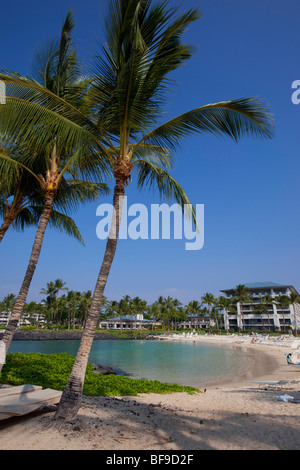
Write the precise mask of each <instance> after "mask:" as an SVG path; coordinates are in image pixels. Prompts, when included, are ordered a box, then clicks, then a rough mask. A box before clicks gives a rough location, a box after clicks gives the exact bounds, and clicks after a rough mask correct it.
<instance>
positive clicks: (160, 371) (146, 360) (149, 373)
mask: <svg viewBox="0 0 300 470" xmlns="http://www.w3.org/2000/svg"><path fill="white" fill-rule="evenodd" d="M78 346H79V341H74V340H67V341H59V340H52V341H51V340H50V341H13V342H12V343H11V347H10V350H9V352H12V353H14V352H22V353H28V352H40V353H44V354H53V353H58V352H65V353H68V354H71V355H73V356H75V355H76V353H77V350H78ZM89 361H90V362H92V363H94V364H101V365H105V366H110V367H112V368H113V370H114V371H115V372H116V373H117V374H123V375H126V376H128V377H131V378H134V379H148V380H159V381H161V382H168V383H177V384H179V385H191V386H196V387H197V386H198V387H201V386H205V385H208V384H213V383H218V382H220V383H224V382H229V381H230V380H231V378H233V377H236V376H240V375H242V374H243V372H245V370H247V369H248V368H249V367H250V364H249V357H248V356H247V355H245V354H242V353H241V351H240V350H239V349H234V348H226V347H218V346H213V345H208V344H202V343H196V344H195V345H194V344H193V343H190V342H180V341H178V342H177V341H174V342H171V341H170V342H168V341H150V340H147V341H138V340H134V341H130V340H95V341H94V342H93V345H92V349H91V353H90V357H89Z"/></svg>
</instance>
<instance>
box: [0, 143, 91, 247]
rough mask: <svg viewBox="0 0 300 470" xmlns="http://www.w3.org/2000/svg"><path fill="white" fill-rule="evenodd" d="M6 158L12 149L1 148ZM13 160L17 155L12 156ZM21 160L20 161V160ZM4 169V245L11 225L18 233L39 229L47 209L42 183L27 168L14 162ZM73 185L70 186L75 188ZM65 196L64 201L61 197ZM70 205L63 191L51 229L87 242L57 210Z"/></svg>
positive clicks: (0, 211) (0, 202)
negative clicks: (30, 228) (62, 231)
mask: <svg viewBox="0 0 300 470" xmlns="http://www.w3.org/2000/svg"><path fill="white" fill-rule="evenodd" d="M1 152H4V153H5V155H8V154H9V150H8V149H5V150H4V149H3V147H2V148H1V149H0V154H1ZM10 157H11V158H14V157H15V156H14V155H11V154H10ZM16 160H17V159H16ZM0 163H2V165H1V167H0V177H1V182H0V217H2V219H3V222H2V224H1V226H0V242H1V241H2V239H3V237H4V235H5V234H6V232H7V230H8V229H9V227H10V226H12V227H13V228H14V229H16V230H24V228H25V227H28V226H37V225H38V222H39V219H40V217H41V214H42V210H43V195H42V191H41V187H40V184H38V183H37V180H36V179H35V178H34V177H33V176H32V175H31V174H30V173H28V172H27V171H26V170H24V168H21V167H19V166H17V165H16V164H15V162H13V164H10V163H12V162H11V161H9V162H8V161H5V165H3V161H2V162H1V161H0ZM83 184H84V183H81V184H80V185H78V184H77V188H78V187H79V190H81V191H82V190H83V189H85V186H86V185H85V186H83ZM71 188H72V186H71V187H70V186H69V189H71ZM60 196H63V197H62V198H61V199H62V200H61V201H59V197H60ZM65 202H68V198H66V197H65V194H63V193H62V192H61V193H59V194H58V195H57V197H56V200H55V201H54V203H53V210H52V212H51V215H50V219H49V226H50V227H51V226H52V227H54V228H56V229H58V230H64V231H65V232H66V233H67V234H69V235H71V236H73V237H75V238H76V239H77V240H79V241H80V242H81V243H83V239H82V236H81V234H80V232H79V230H78V228H77V226H76V224H75V222H74V221H73V220H72V219H71V217H69V216H68V215H67V214H66V212H65V213H62V212H59V211H58V210H55V208H56V207H57V206H58V205H60V206H61V209H62V210H63V209H64V207H63V206H64V203H65Z"/></svg>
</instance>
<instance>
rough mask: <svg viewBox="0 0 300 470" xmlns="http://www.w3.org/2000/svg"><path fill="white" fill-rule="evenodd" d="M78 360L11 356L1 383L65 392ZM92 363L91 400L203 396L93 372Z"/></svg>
mask: <svg viewBox="0 0 300 470" xmlns="http://www.w3.org/2000/svg"><path fill="white" fill-rule="evenodd" d="M74 360H75V358H74V357H72V356H70V355H68V354H66V353H57V354H42V353H27V354H22V353H14V354H12V353H9V354H8V355H7V361H6V364H5V366H4V367H3V369H2V372H1V374H0V381H1V383H8V384H11V385H23V384H28V383H34V384H35V385H39V386H41V387H43V388H51V389H54V390H64V388H65V386H66V383H67V381H68V378H69V375H70V373H71V370H72V366H73V363H74ZM93 370H94V369H93V365H92V364H90V363H88V365H87V369H86V375H85V381H84V389H83V392H84V394H85V395H91V396H95V395H96V396H100V395H104V396H124V395H129V396H136V395H138V394H139V393H161V394H163V393H174V392H186V393H190V394H191V393H194V392H199V390H198V389H196V388H194V387H190V386H182V385H177V384H168V383H164V382H159V381H158V380H145V379H131V378H129V377H125V376H123V375H113V374H112V375H102V374H97V373H94V372H93Z"/></svg>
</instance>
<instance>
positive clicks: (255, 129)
mask: <svg viewBox="0 0 300 470" xmlns="http://www.w3.org/2000/svg"><path fill="white" fill-rule="evenodd" d="M195 133H200V134H203V133H210V134H213V135H215V136H222V135H227V136H229V137H231V138H232V139H233V140H235V141H238V140H239V139H240V138H241V137H242V136H244V135H246V136H248V137H257V138H264V139H270V138H271V137H272V136H273V134H274V127H273V118H272V115H271V113H270V112H269V110H268V107H267V106H266V105H265V104H264V103H263V102H262V101H261V100H260V99H259V98H256V97H251V98H243V99H237V100H232V101H222V102H219V103H213V104H208V105H206V106H202V107H200V108H196V109H193V110H191V111H188V112H186V113H184V114H181V115H180V116H177V117H175V118H173V119H171V120H170V121H168V122H166V123H164V124H162V125H161V126H159V127H157V128H156V129H154V130H153V131H150V132H149V133H148V134H147V135H145V136H144V137H143V138H142V139H141V141H140V143H142V142H147V143H152V144H155V145H164V146H166V147H168V148H171V149H177V148H178V147H179V146H180V143H181V141H182V138H184V137H186V136H188V135H191V134H195ZM138 145H139V143H138V144H137V147H138Z"/></svg>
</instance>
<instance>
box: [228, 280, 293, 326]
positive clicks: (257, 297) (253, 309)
mask: <svg viewBox="0 0 300 470" xmlns="http://www.w3.org/2000/svg"><path fill="white" fill-rule="evenodd" d="M244 286H245V287H246V288H247V290H248V292H249V297H250V299H251V302H248V303H247V302H245V303H243V304H242V305H241V304H240V302H238V303H237V304H236V307H237V310H236V311H235V312H233V311H232V312H231V311H230V309H229V310H228V311H226V310H225V309H224V311H223V313H224V322H225V328H226V329H235V330H243V329H247V330H249V329H250V330H251V329H253V330H271V331H284V332H287V331H288V330H292V329H295V328H297V329H299V328H300V304H299V303H295V304H293V305H292V304H289V303H288V302H287V303H286V302H284V300H286V299H284V298H283V299H282V300H281V302H280V296H290V294H296V295H299V294H298V292H297V291H296V289H295V288H294V287H293V286H289V285H281V284H276V283H274V282H256V283H253V284H244ZM221 292H223V293H224V294H226V296H227V298H232V297H234V295H235V289H234V288H232V289H224V290H222V291H221ZM266 294H268V295H269V296H270V297H272V299H274V300H272V301H270V303H266V307H265V308H264V309H263V308H262V305H263V300H262V299H263V298H264V297H265V296H266ZM278 297H279V298H278Z"/></svg>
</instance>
